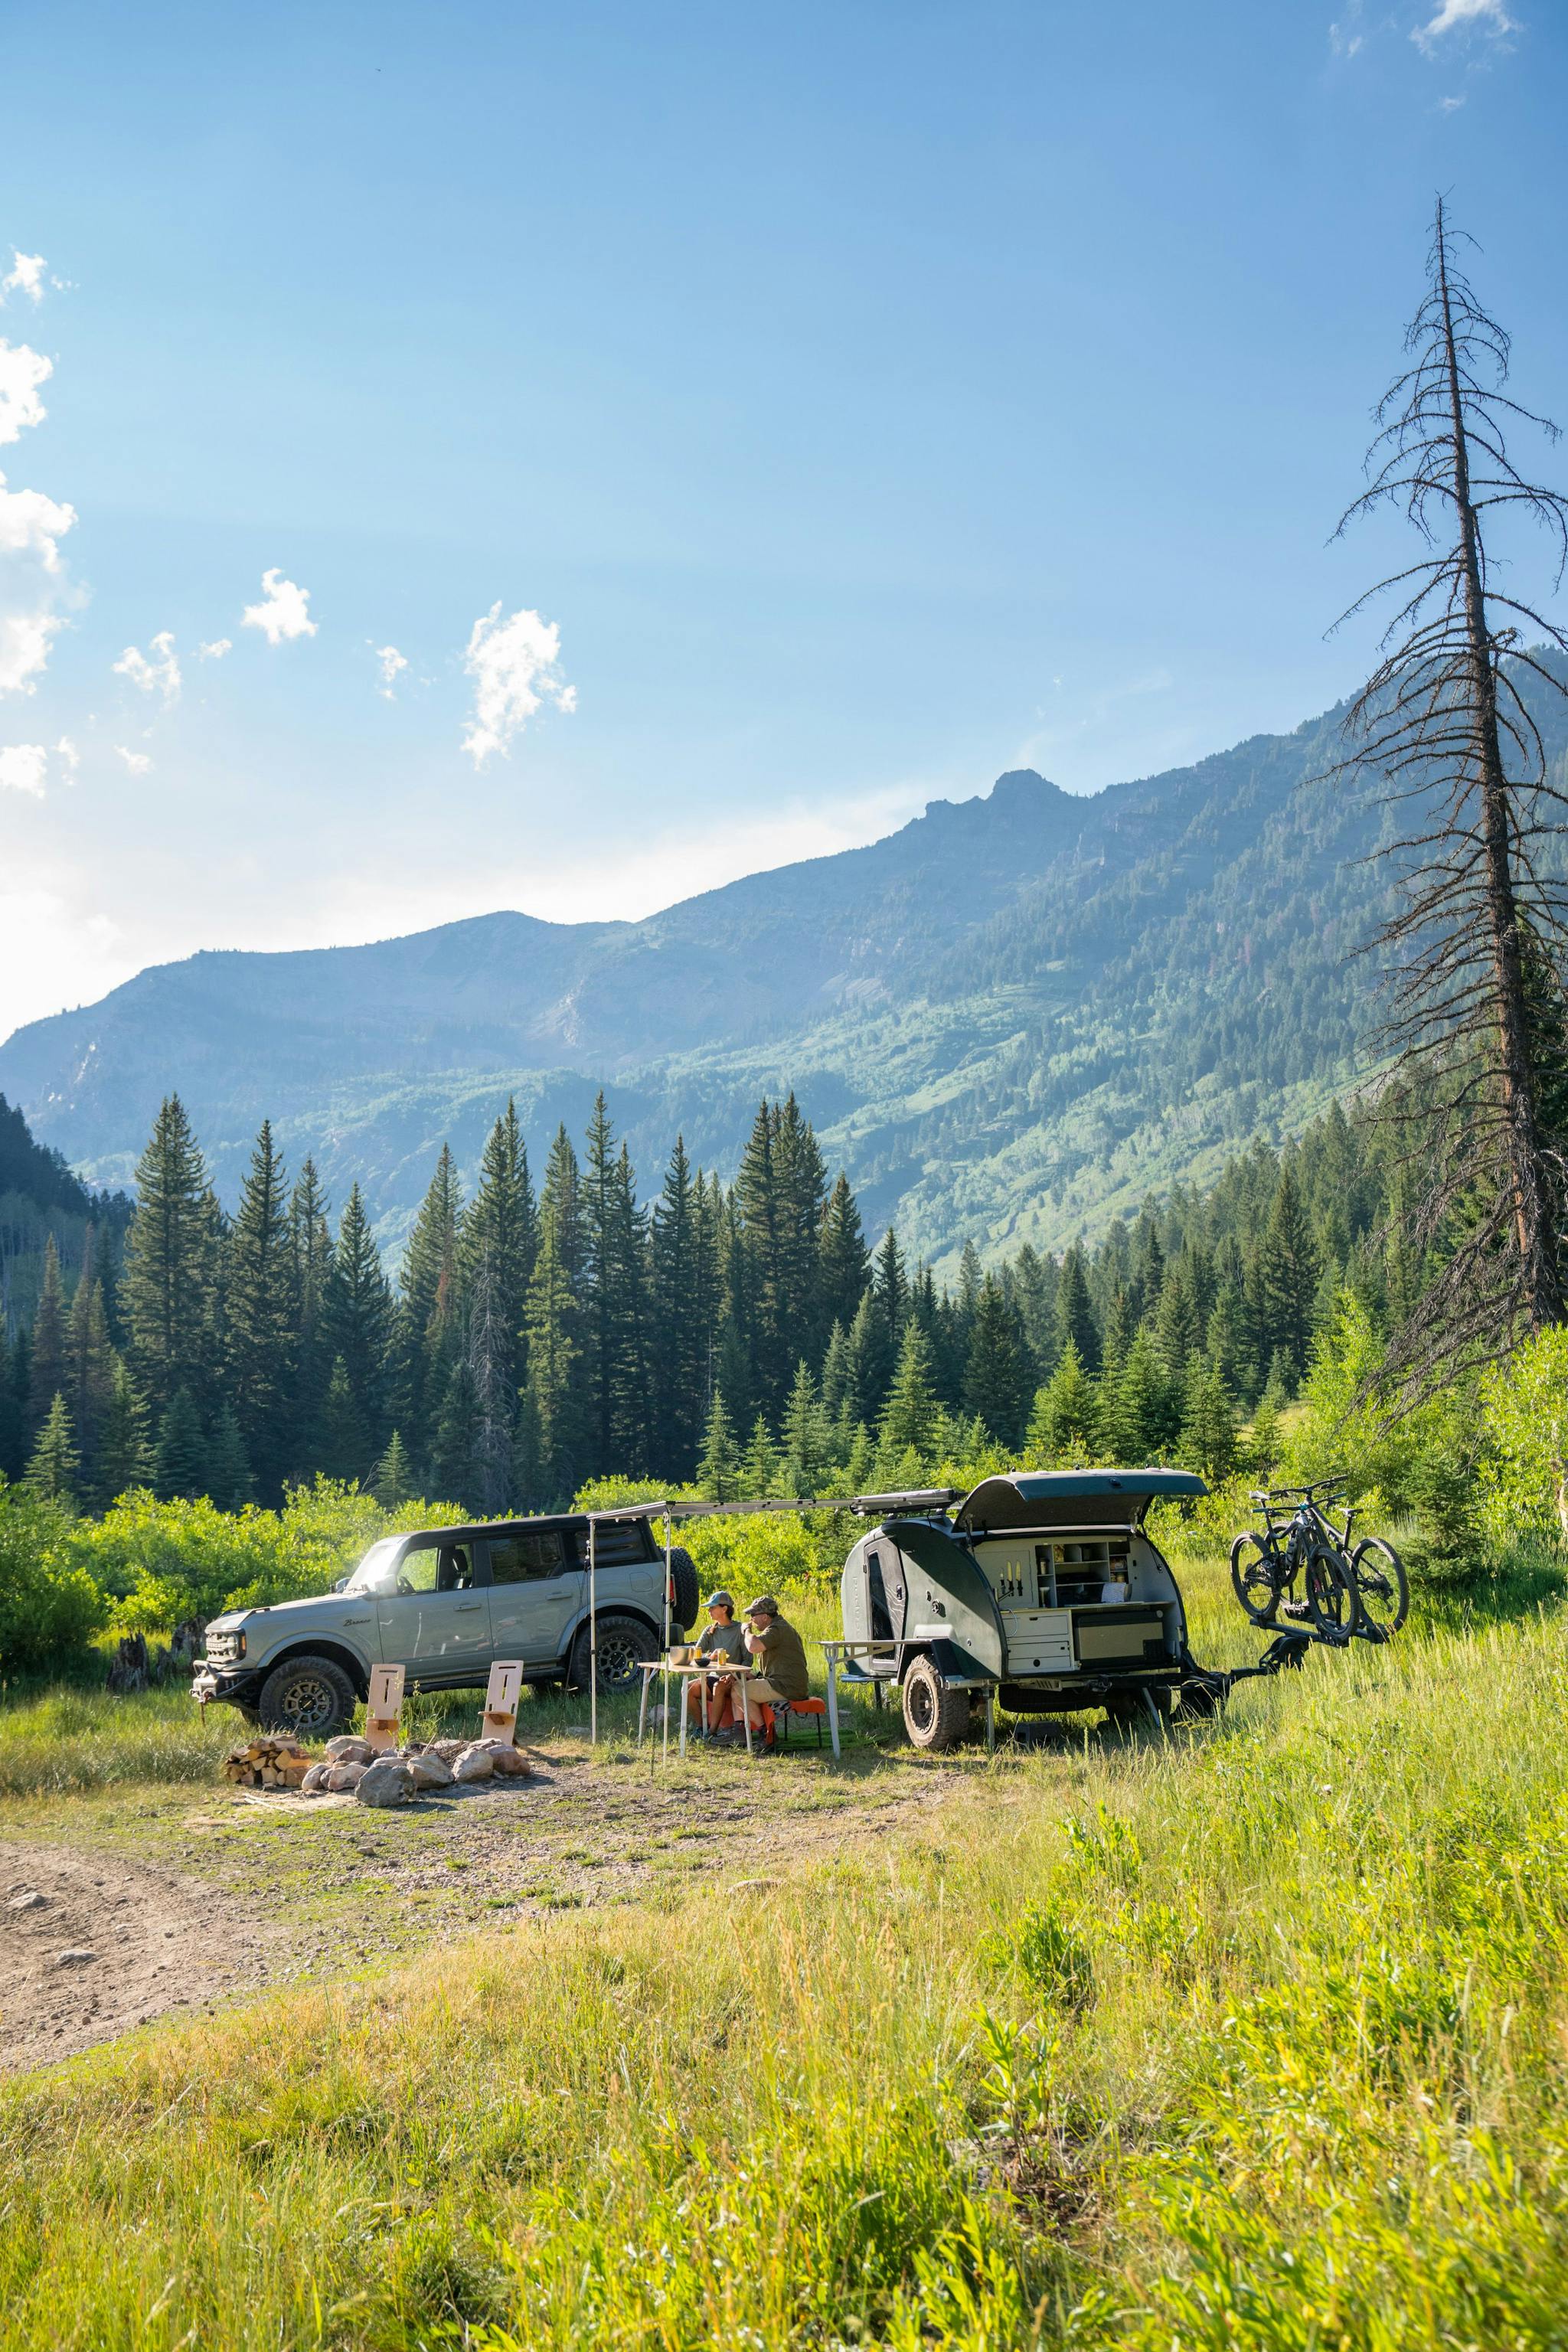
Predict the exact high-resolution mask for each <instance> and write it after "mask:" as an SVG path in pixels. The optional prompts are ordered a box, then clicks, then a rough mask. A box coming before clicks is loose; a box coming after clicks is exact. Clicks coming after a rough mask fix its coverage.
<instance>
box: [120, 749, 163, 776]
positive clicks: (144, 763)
mask: <svg viewBox="0 0 1568 2352" xmlns="http://www.w3.org/2000/svg"><path fill="white" fill-rule="evenodd" d="M114 748H115V750H116V751H118V752H119V754H120V756H121V759H122V760H123V761H124V762H125V764H126V766H127V767H128V768H129V769H130V771H131V773H132V775H133V776H144V775H145V774H146V773H147V771H148V770H149V768H151V766H152V764H153V762H152V761H151V760H150V759H149V758H148V756H147V754H146V752H145V751H127V750H126V748H125V746H124V744H123V743H117V744H116V745H115V747H114Z"/></svg>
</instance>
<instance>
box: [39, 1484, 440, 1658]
mask: <svg viewBox="0 0 1568 2352" xmlns="http://www.w3.org/2000/svg"><path fill="white" fill-rule="evenodd" d="M460 1516H461V1514H460V1512H458V1510H457V1509H456V1508H455V1507H453V1506H451V1505H449V1504H443V1503H426V1502H412V1503H405V1504H402V1505H400V1506H399V1507H398V1508H397V1509H396V1510H395V1511H385V1510H383V1508H382V1507H381V1505H380V1504H379V1503H378V1502H377V1501H376V1500H375V1498H374V1496H373V1495H365V1494H362V1493H361V1492H360V1490H359V1488H358V1487H357V1486H352V1485H345V1484H344V1483H342V1481H341V1480H338V1479H332V1478H325V1477H319V1478H317V1480H316V1482H315V1484H314V1485H313V1486H295V1487H291V1488H290V1489H289V1497H288V1500H287V1502H286V1503H285V1505H284V1507H283V1509H282V1510H281V1511H263V1510H258V1508H257V1507H255V1506H254V1505H247V1507H246V1508H245V1509H244V1510H241V1511H220V1510H219V1509H218V1508H217V1507H216V1505H215V1504H214V1503H212V1502H210V1501H209V1500H208V1499H207V1497H206V1496H198V1497H197V1498H196V1499H195V1501H190V1500H188V1499H179V1500H175V1501H173V1502H167V1503H160V1502H159V1501H157V1500H156V1498H155V1497H154V1496H152V1495H150V1494H149V1493H147V1491H146V1490H145V1489H144V1488H140V1489H137V1490H135V1491H133V1492H132V1493H131V1494H128V1495H122V1496H121V1498H120V1500H119V1501H118V1502H117V1503H116V1504H115V1505H114V1507H112V1509H110V1510H109V1511H106V1512H105V1514H104V1516H103V1517H102V1518H101V1519H99V1520H95V1521H89V1520H79V1521H77V1522H76V1523H75V1524H74V1525H73V1526H71V1527H70V1528H68V1531H67V1532H66V1534H65V1535H64V1536H63V1538H62V1541H61V1549H62V1550H63V1552H64V1554H65V1556H66V1558H67V1559H68V1560H69V1562H70V1565H71V1566H72V1567H73V1568H75V1569H78V1570H83V1571H85V1572H86V1573H87V1575H88V1576H89V1578H90V1579H91V1580H92V1581H93V1583H94V1584H96V1585H97V1586H98V1587H99V1589H100V1591H102V1592H104V1593H106V1594H108V1595H110V1596H111V1598H112V1599H113V1600H114V1601H116V1602H118V1604H119V1605H118V1606H117V1607H116V1608H115V1609H114V1611H113V1612H112V1613H113V1616H114V1618H115V1620H116V1622H119V1623H121V1624H122V1625H124V1626H126V1627H128V1628H130V1629H131V1630H132V1631H137V1632H142V1633H155V1632H159V1631H162V1630H163V1628H165V1627H167V1626H170V1625H174V1624H177V1623H178V1622H180V1620H181V1619H182V1618H185V1617H203V1618H206V1617H214V1616H216V1615H217V1614H218V1612H220V1611H221V1610H224V1609H229V1608H241V1609H255V1608H262V1607H265V1606H266V1605H268V1603H269V1602H272V1601H296V1600H300V1599H301V1598H303V1597H304V1596H306V1595H307V1594H310V1593H313V1592H326V1591H330V1590H331V1586H332V1584H333V1583H334V1582H335V1580H337V1578H338V1577H340V1576H342V1574H343V1572H344V1571H345V1570H347V1569H349V1568H352V1567H353V1563H354V1562H355V1561H356V1560H357V1559H359V1558H360V1556H361V1555H362V1553H363V1552H364V1551H366V1550H367V1549H369V1547H370V1546H371V1545H372V1544H373V1543H374V1541H375V1540H376V1538H377V1537H378V1536H384V1535H389V1534H394V1533H395V1532H396V1531H397V1530H398V1529H400V1528H418V1527H428V1526H432V1525H439V1524H440V1523H441V1522H442V1521H443V1520H444V1519H448V1520H449V1519H452V1518H455V1517H460Z"/></svg>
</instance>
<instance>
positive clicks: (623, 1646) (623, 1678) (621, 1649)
mask: <svg viewBox="0 0 1568 2352" xmlns="http://www.w3.org/2000/svg"><path fill="white" fill-rule="evenodd" d="M640 1663H641V1660H640V1657H639V1654H638V1651H637V1643H635V1642H634V1641H633V1640H632V1637H631V1635H630V1634H629V1633H601V1634H600V1636H599V1688H600V1689H601V1690H602V1691H621V1690H630V1689H631V1688H632V1686H633V1685H634V1684H635V1683H636V1681H637V1667H638V1665H639V1664H640Z"/></svg>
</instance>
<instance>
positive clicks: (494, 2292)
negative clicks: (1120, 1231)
mask: <svg viewBox="0 0 1568 2352" xmlns="http://www.w3.org/2000/svg"><path fill="white" fill-rule="evenodd" d="M1200 1605H1201V1603H1200V1602H1199V1601H1194V1615H1197V1614H1198V1612H1199V1608H1200ZM1233 1613H1234V1612H1233ZM1246 1638H1247V1641H1248V1642H1249V1643H1250V1642H1251V1640H1252V1637H1250V1636H1248V1637H1246ZM1565 1703H1568V1653H1565V1651H1564V1646H1563V1630H1562V1626H1561V1623H1560V1622H1558V1621H1556V1620H1553V1619H1548V1618H1540V1619H1537V1620H1525V1621H1521V1622H1519V1623H1517V1624H1513V1625H1505V1626H1499V1627H1495V1628H1491V1629H1487V1630H1484V1631H1481V1632H1479V1633H1478V1632H1469V1633H1437V1634H1435V1635H1433V1636H1432V1637H1431V1638H1429V1639H1425V1640H1413V1641H1411V1642H1409V1643H1404V1644H1395V1645H1392V1646H1390V1647H1388V1648H1385V1649H1381V1650H1373V1649H1366V1648H1362V1647H1358V1648H1357V1649H1355V1650H1353V1651H1352V1652H1351V1653H1348V1654H1342V1655H1339V1656H1331V1657H1329V1656H1325V1657H1322V1658H1314V1659H1313V1660H1312V1661H1311V1663H1310V1665H1309V1667H1308V1668H1307V1670H1306V1671H1305V1672H1304V1673H1303V1674H1301V1675H1290V1676H1289V1677H1284V1678H1282V1679H1281V1680H1280V1681H1279V1682H1278V1683H1274V1684H1269V1685H1250V1686H1247V1688H1246V1689H1245V1690H1244V1691H1242V1692H1241V1693H1239V1694H1238V1696H1237V1701H1236V1703H1235V1705H1234V1706H1233V1708H1232V1710H1231V1713H1230V1714H1229V1715H1228V1716H1227V1717H1226V1718H1225V1719H1224V1720H1222V1721H1221V1722H1220V1723H1219V1724H1217V1725H1215V1726H1205V1727H1196V1728H1194V1729H1193V1730H1191V1731H1189V1732H1182V1731H1179V1730H1178V1731H1177V1732H1176V1733H1174V1734H1173V1736H1172V1737H1170V1738H1166V1739H1159V1738H1154V1737H1153V1736H1152V1735H1151V1736H1148V1737H1140V1738H1132V1739H1130V1740H1125V1741H1123V1740H1110V1741H1105V1740H1101V1739H1100V1738H1095V1737H1092V1736H1091V1737H1089V1738H1076V1737H1074V1736H1072V1735H1070V1734H1067V1735H1063V1736H1062V1737H1061V1738H1059V1739H1058V1741H1056V1742H1055V1743H1053V1744H1052V1745H1050V1746H1047V1748H1044V1749H1040V1750H1031V1751H1029V1752H1026V1753H1023V1754H1015V1755H1012V1756H1005V1757H998V1759H996V1761H995V1762H994V1764H993V1765H989V1766H987V1765H985V1764H984V1763H983V1762H978V1761H976V1762H973V1763H972V1764H971V1765H970V1767H969V1769H968V1770H967V1772H966V1774H965V1775H964V1777H963V1782H962V1784H961V1786H960V1788H959V1791H958V1793H957V1794H956V1795H954V1796H953V1797H952V1799H951V1800H950V1801H949V1802H948V1803H947V1805H946V1807H945V1809H944V1810H943V1811H941V1812H940V1813H936V1814H928V1813H921V1814H918V1815H917V1814H915V1813H908V1814H906V1815H904V1816H902V1817H901V1818H900V1820H899V1821H896V1822H883V1823H882V1824H881V1825H880V1826H879V1833H878V1836H877V1838H876V1840H875V1842H874V1843H868V1844H867V1845H865V1846H863V1847H861V1848H859V1849H858V1850H853V1851H850V1852H848V1853H843V1854H840V1855H839V1856H838V1857H837V1859H834V1860H831V1861H826V1862H819V1863H801V1864H796V1863H795V1862H794V1861H793V1860H792V1856H791V1855H790V1853H788V1852H787V1851H785V1850H782V1849H781V1851H780V1852H779V1853H777V1855H776V1857H773V1858H771V1859H770V1861H769V1864H768V1865H767V1867H766V1869H765V1871H764V1872H763V1873H761V1874H759V1873H758V1872H757V1870H756V1867H755V1864H750V1865H749V1866H748V1869H747V1871H746V1872H745V1874H744V1876H745V1877H747V1878H749V1879H750V1880H752V1883H751V1884H749V1885H742V1884H737V1883H734V1874H731V1878H730V1879H729V1880H728V1881H726V1880H725V1879H724V1878H723V1877H722V1876H721V1875H719V1874H717V1873H718V1871H719V1869H720V1868H721V1862H722V1846H721V1843H716V1844H715V1846H714V1850H713V1853H712V1860H713V1862H714V1864H715V1869H716V1874H715V1876H714V1877H713V1879H712V1880H710V1882H708V1883H706V1884H703V1885H700V1886H699V1887H698V1888H697V1889H696V1890H695V1891H694V1892H693V1893H692V1894H691V1895H690V1896H689V1899H688V1901H687V1902H686V1904H685V1905H684V1906H683V1907H682V1908H680V1909H679V1910H677V1911H674V1912H671V1913H666V1914H660V1915H658V1916H653V1915H650V1914H646V1913H641V1912H637V1911H636V1910H632V1909H616V1910H613V1911H606V1912H604V1913H601V1914H598V1915H589V1916H583V1915H564V1916H557V1917H554V1918H552V1920H551V1921H550V1922H549V1923H548V1924H544V1925H531V1926H525V1927H517V1928H515V1929H512V1930H510V1932H507V1933H504V1934H500V1935H497V1936H494V1937H488V1938H485V1939H482V1940H479V1941H476V1942H474V1943H472V1944H470V1945H467V1946H462V1947H457V1948H447V1950H445V1951H441V1952H433V1953H431V1954H430V1955H429V1956H428V1957H427V1958H426V1959H425V1960H424V1961H423V1962H422V1963H420V1964H418V1965H416V1966H415V1967H413V1968H408V1969H402V1970H399V1971H398V1972H396V1973H395V1974H391V1975H384V1976H380V1977H369V1978H367V1979H365V1980H364V1981H363V1982H361V1983H359V1984H356V1985H353V1986H351V1987H348V1988H342V1989H339V1990H331V1991H327V1990H314V1991H310V1990H307V1991H303V1992H296V1993H294V1994H292V1995H291V1996H290V1997H289V1999H288V2000H286V2001H285V2000H281V1999H279V1997H277V1996H274V1997H271V1998H269V1999H268V2000H264V2001H261V2002H253V2003H251V2004H248V2005H247V2006H244V2007H239V2008H237V2009H234V2010H232V2011H228V2012H226V2014H225V2015H223V2016H222V2017H220V2018H219V2019H217V2020H216V2021H213V2022H211V2023H209V2024H206V2025H205V2026H203V2027H200V2028H190V2027H185V2028H181V2029H178V2030H169V2031H164V2032H160V2033H156V2034H152V2035H149V2036H147V2037H145V2038H143V2039H142V2040H140V2041H138V2042H133V2043H130V2044H126V2045H122V2046H121V2047H119V2048H117V2049H116V2050H114V2051H111V2052H109V2053H100V2054H98V2055H96V2056H93V2057H89V2058H88V2059H85V2060H82V2061H79V2062H77V2063H74V2064H72V2065H71V2066H70V2067H68V2069H66V2070H63V2071H62V2072H60V2073H58V2074H53V2075H49V2076H47V2077H38V2078H35V2079H33V2080H31V2081H29V2082H26V2083H22V2084H16V2085H14V2086H13V2087H11V2088H10V2089H9V2090H8V2091H6V2092H5V2094H4V2095H0V2196H3V2198H4V2210H5V2218H6V2227H5V2231H0V2312H3V2313H4V2315H5V2317H4V2319H3V2320H0V2330H3V2336H0V2340H4V2341H5V2342H6V2343H16V2344H24V2343H26V2344H29V2345H31V2344H36V2343H48V2344H49V2345H51V2346H58V2347H94V2352H97V2347H121V2346H125V2347H130V2346H137V2347H142V2346H147V2347H160V2348H161V2352H162V2347H168V2352H173V2347H176V2346H184V2345H188V2346H201V2347H216V2346H221V2347H230V2346H233V2347H247V2352H248V2347H257V2352H260V2347H287V2352H292V2347H319V2346H331V2347H344V2352H348V2347H353V2352H383V2347H387V2352H391V2347H399V2352H402V2347H416V2346H432V2347H433V2346H437V2345H441V2344H452V2345H458V2344H467V2345H468V2346H471V2347H481V2352H504V2347H524V2346H526V2347H554V2346H586V2345H627V2346H637V2347H669V2352H675V2347H681V2352H686V2347H691V2352H696V2347H708V2346H710V2345H712V2344H715V2343H723V2344H727V2345H728V2344H736V2345H740V2344H745V2345H748V2346H752V2347H756V2346H766V2347H773V2346H806V2345H812V2346H823V2347H827V2346H833V2345H839V2346H847V2345H861V2346H864V2345H866V2344H868V2343H878V2344H883V2345H887V2346H889V2347H897V2352H917V2347H924V2346H931V2345H942V2346H952V2347H965V2352H968V2348H969V2347H973V2352H979V2347H997V2352H1003V2347H1014V2346H1030V2345H1048V2346H1061V2347H1073V2352H1110V2347H1126V2346H1132V2347H1141V2352H1156V2347H1158V2352H1168V2347H1173V2346H1180V2347H1183V2348H1184V2352H1188V2347H1202V2348H1203V2352H1221V2347H1224V2352H1235V2347H1242V2346H1245V2347H1254V2346H1256V2347H1279V2352H1298V2347H1299V2352H1326V2347H1342V2346H1348V2347H1378V2352H1404V2347H1417V2346H1428V2345H1436V2344H1445V2345H1454V2346H1465V2345H1474V2346H1477V2347H1488V2352H1489V2347H1494V2346H1497V2347H1500V2346H1510V2347H1534V2346H1542V2347H1545V2346H1549V2345H1556V2344H1561V2343H1562V2342H1563V2340H1564V2324H1563V2319H1562V2316H1561V2315H1562V2313H1563V2311H1564V2310H1565V2309H1568V2095H1565V2082H1568V2069H1565V2066H1564V2060H1563V2052H1564V2050H1565V2049H1568V1752H1565V1748H1564V1743H1563V1739H1562V1737H1561V1725H1562V1722H1563V1711H1564V1706H1565ZM769 1769H774V1768H769ZM776 1769H788V1768H787V1767H785V1766H780V1767H778V1768H776ZM909 1769H910V1770H912V1771H916V1772H918V1771H919V1770H920V1769H921V1768H920V1767H918V1766H910V1768H909ZM759 1878H760V1879H761V1881H762V1883H757V1882H758V1880H759ZM770 1879H771V1880H773V1881H775V1882H776V1883H773V1884H769V1883H767V1881H768V1880H770Z"/></svg>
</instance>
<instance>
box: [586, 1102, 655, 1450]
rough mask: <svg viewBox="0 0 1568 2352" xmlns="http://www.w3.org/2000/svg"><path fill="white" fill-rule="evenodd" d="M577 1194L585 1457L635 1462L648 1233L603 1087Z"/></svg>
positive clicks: (643, 1415)
mask: <svg viewBox="0 0 1568 2352" xmlns="http://www.w3.org/2000/svg"><path fill="white" fill-rule="evenodd" d="M582 1198H583V1240H584V1276H583V1292H582V1297H583V1325H584V1372H585V1375H586V1387H587V1397H588V1437H589V1459H590V1463H591V1465H592V1467H593V1468H594V1469H595V1470H597V1471H607V1470H610V1469H613V1468H620V1469H628V1468H634V1467H636V1466H637V1465H638V1464H639V1463H640V1461H641V1460H642V1457H643V1456H644V1454H646V1452H647V1388H648V1383H647V1362H646V1354H647V1256H646V1236H645V1232H644V1221H643V1218H642V1214H641V1212H640V1211H639V1209H638V1207H637V1195H636V1187H635V1183H634V1180H633V1176H632V1167H631V1161H630V1160H629V1159H628V1157H627V1155H626V1151H625V1150H621V1151H620V1152H618V1153H617V1152H616V1149H615V1131H614V1129H613V1128H612V1126H611V1123H610V1117H609V1113H608V1111H607V1110H606V1108H605V1097H604V1095H603V1094H602V1093H601V1094H600V1095H599V1096H598V1097H597V1099H596V1100H595V1105H594V1115H593V1118H591V1119H590V1120H589V1122H588V1151H587V1159H586V1160H585V1163H584V1171H583V1193H582Z"/></svg>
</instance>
